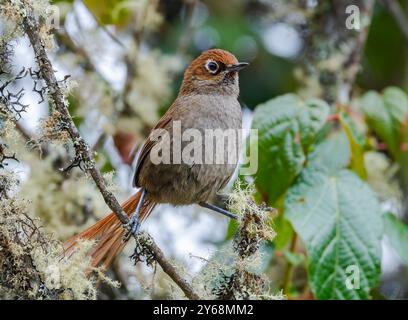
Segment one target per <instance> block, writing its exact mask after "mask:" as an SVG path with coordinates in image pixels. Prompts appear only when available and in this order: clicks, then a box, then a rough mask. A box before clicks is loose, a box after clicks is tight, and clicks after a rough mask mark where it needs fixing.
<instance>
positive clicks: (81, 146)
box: [23, 10, 129, 224]
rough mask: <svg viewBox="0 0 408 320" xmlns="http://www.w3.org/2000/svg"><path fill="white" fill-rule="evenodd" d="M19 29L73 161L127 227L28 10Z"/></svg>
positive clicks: (124, 215) (124, 217) (126, 218)
mask: <svg viewBox="0 0 408 320" xmlns="http://www.w3.org/2000/svg"><path fill="white" fill-rule="evenodd" d="M23 27H24V31H25V32H26V34H27V36H28V38H29V40H30V43H31V45H32V47H33V50H34V54H35V57H36V60H37V63H38V67H39V69H40V72H41V75H42V77H43V79H44V81H45V83H46V84H47V87H48V90H49V94H50V97H51V99H52V103H53V104H54V107H55V108H56V109H57V110H58V112H59V113H60V114H61V118H62V119H61V121H63V125H64V127H65V129H66V130H67V131H68V133H69V135H70V137H71V139H72V141H73V143H74V146H75V150H76V156H77V157H78V159H77V160H78V161H80V162H82V163H83V164H84V168H85V170H86V171H87V172H88V173H89V174H90V175H91V176H92V178H93V180H94V181H95V184H96V186H97V187H98V189H99V191H100V192H101V194H102V196H103V198H104V200H105V202H106V204H107V205H108V206H109V208H110V209H112V211H113V212H115V214H116V216H117V217H118V219H119V220H120V222H122V223H123V224H126V223H128V222H129V218H128V217H127V215H126V213H125V212H124V211H123V210H122V208H121V206H120V204H119V202H118V201H117V200H116V198H115V196H114V195H113V194H112V193H111V192H110V191H109V190H108V189H107V187H106V184H105V182H104V179H103V177H102V174H101V172H100V171H99V170H98V168H97V167H96V166H95V160H94V158H93V155H92V153H91V150H90V148H89V146H88V145H87V143H86V142H85V141H84V139H83V138H82V137H81V135H80V133H79V131H78V129H77V128H76V126H75V123H74V121H73V120H72V118H71V115H70V113H69V111H68V107H67V104H66V101H65V99H64V95H63V93H62V90H61V87H60V84H59V82H58V80H57V78H56V77H55V73H54V69H53V67H52V64H51V61H50V60H49V58H48V56H47V53H46V50H45V47H44V44H43V42H42V40H41V38H40V36H39V34H38V23H37V21H36V19H35V17H34V15H33V14H32V12H30V10H29V11H28V14H27V16H25V17H23Z"/></svg>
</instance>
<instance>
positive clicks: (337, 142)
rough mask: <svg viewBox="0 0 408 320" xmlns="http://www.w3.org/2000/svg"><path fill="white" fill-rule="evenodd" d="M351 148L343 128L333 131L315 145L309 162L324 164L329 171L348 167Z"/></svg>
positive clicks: (318, 164)
mask: <svg viewBox="0 0 408 320" xmlns="http://www.w3.org/2000/svg"><path fill="white" fill-rule="evenodd" d="M350 158H351V150H350V145H349V142H348V139H347V135H346V134H345V133H344V131H343V130H340V131H333V132H331V133H330V134H329V135H328V136H327V138H326V139H325V140H323V141H322V142H321V143H319V144H318V145H316V146H315V148H314V150H313V151H312V152H311V153H310V155H309V159H308V162H309V164H313V165H316V166H323V167H325V168H326V169H327V171H328V172H329V173H335V172H337V171H339V170H341V169H344V168H346V167H347V166H348V165H349V163H350Z"/></svg>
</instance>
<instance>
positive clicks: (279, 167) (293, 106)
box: [252, 94, 329, 204]
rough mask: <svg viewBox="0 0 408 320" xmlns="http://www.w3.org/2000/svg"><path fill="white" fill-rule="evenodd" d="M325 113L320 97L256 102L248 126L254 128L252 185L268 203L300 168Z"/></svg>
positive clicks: (280, 192) (326, 109)
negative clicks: (255, 147)
mask: <svg viewBox="0 0 408 320" xmlns="http://www.w3.org/2000/svg"><path fill="white" fill-rule="evenodd" d="M328 113H329V107H328V105H327V104H326V103H325V102H323V101H321V100H308V101H302V100H301V99H300V98H299V97H297V96H296V95H293V94H287V95H284V96H280V97H277V98H275V99H272V100H269V101H267V102H266V103H264V104H261V105H259V106H258V107H257V108H256V110H255V113H254V119H253V122H252V128H254V129H257V130H258V138H259V141H258V147H259V149H258V152H259V158H258V160H259V161H258V171H257V173H256V179H255V184H256V186H257V188H258V190H259V191H260V192H262V193H263V194H265V195H267V196H268V200H269V203H270V204H274V203H275V202H276V201H277V200H278V199H279V197H281V196H282V195H283V194H284V193H285V192H286V190H287V189H288V188H289V186H290V185H291V184H292V182H293V181H294V180H295V178H296V177H297V175H298V174H299V173H300V171H301V170H302V168H303V165H304V163H305V161H306V157H307V154H308V152H309V148H310V146H311V145H312V143H313V142H314V139H315V138H316V135H317V133H318V131H319V130H320V129H321V128H322V127H323V125H324V123H325V120H326V118H327V116H328Z"/></svg>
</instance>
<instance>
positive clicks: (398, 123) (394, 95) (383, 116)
mask: <svg viewBox="0 0 408 320" xmlns="http://www.w3.org/2000/svg"><path fill="white" fill-rule="evenodd" d="M360 106H361V108H362V110H363V112H364V114H365V116H366V118H367V123H368V125H369V127H370V128H371V129H372V130H373V131H374V132H375V133H376V135H377V136H378V137H379V138H380V139H382V140H383V141H384V142H385V143H386V145H387V146H388V148H389V150H390V151H391V153H392V154H393V156H394V157H397V156H398V153H399V149H400V143H401V127H402V125H403V123H404V119H405V118H406V117H407V115H408V98H407V95H406V94H405V93H404V92H403V91H402V90H400V89H398V88H395V87H390V88H387V89H385V90H384V93H383V95H382V96H381V95H379V94H378V93H376V92H374V91H369V92H367V93H366V94H364V95H363V97H362V98H361V99H360Z"/></svg>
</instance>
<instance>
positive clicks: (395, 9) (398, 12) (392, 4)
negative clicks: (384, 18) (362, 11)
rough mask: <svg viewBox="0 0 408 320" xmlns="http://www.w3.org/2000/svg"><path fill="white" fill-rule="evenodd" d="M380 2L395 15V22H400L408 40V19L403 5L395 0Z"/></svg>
mask: <svg viewBox="0 0 408 320" xmlns="http://www.w3.org/2000/svg"><path fill="white" fill-rule="evenodd" d="M380 2H381V3H382V4H383V5H384V6H385V7H386V8H387V10H388V11H389V12H390V13H391V14H392V15H393V17H394V19H395V22H396V23H397V24H398V26H399V28H400V29H401V32H402V34H403V35H404V37H405V40H406V41H407V42H408V20H407V17H406V16H405V14H404V10H403V9H402V7H401V5H400V4H399V3H398V1H395V0H381V1H380Z"/></svg>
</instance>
